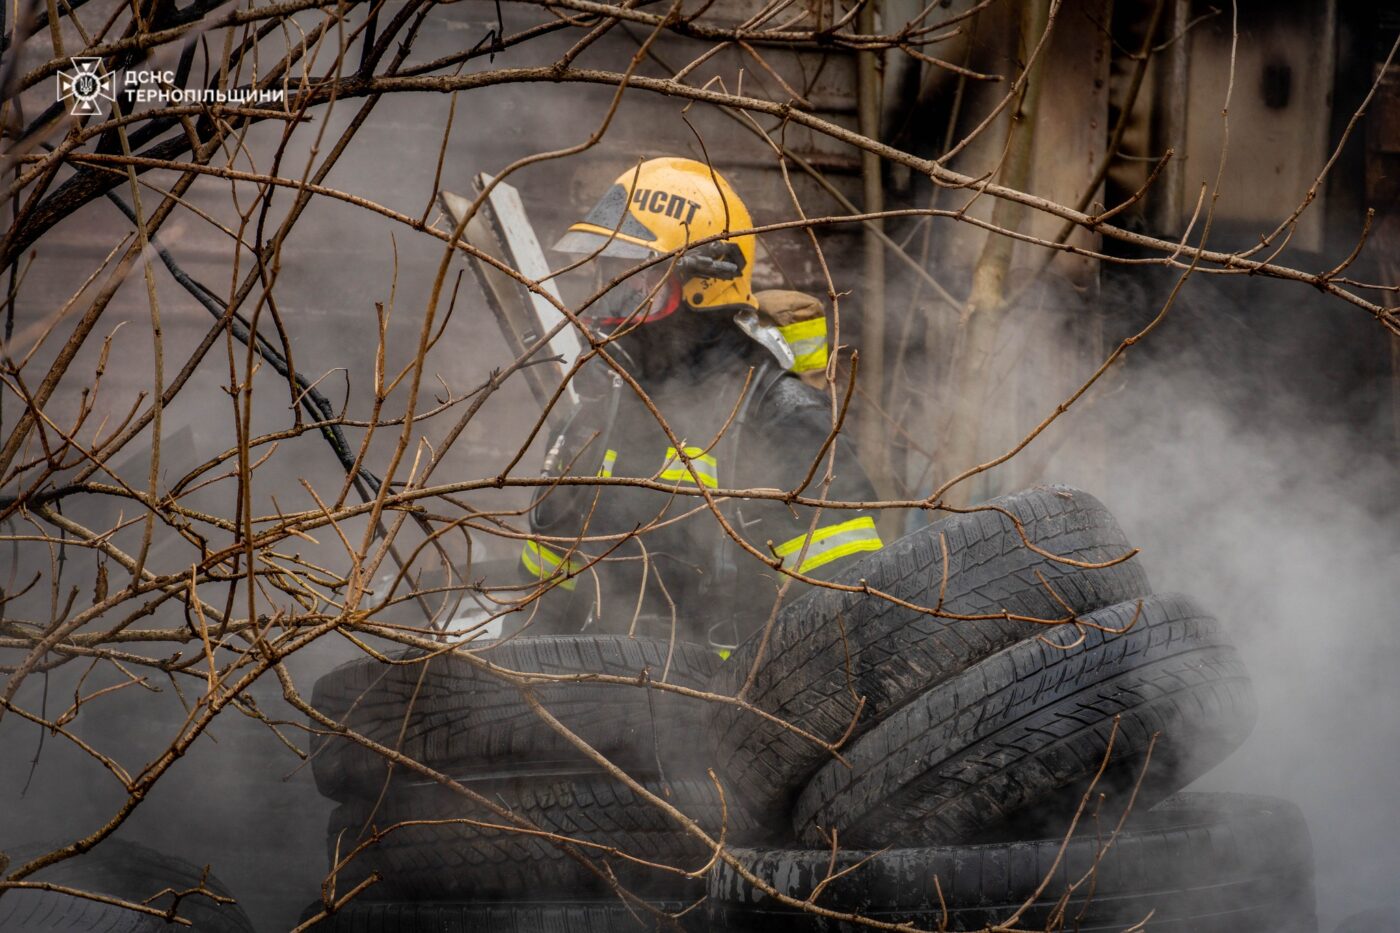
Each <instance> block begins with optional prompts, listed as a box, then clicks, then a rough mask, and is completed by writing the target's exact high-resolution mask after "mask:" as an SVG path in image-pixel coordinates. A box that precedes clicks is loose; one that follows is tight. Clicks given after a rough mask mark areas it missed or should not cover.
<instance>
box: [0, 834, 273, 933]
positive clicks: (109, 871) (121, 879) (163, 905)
mask: <svg viewBox="0 0 1400 933" xmlns="http://www.w3.org/2000/svg"><path fill="white" fill-rule="evenodd" d="M58 845H59V844H49V845H31V846H23V847H20V848H18V849H16V850H14V851H13V852H12V853H10V855H11V859H10V869H11V870H13V869H15V868H18V867H19V866H20V865H22V864H24V863H25V862H26V861H28V860H29V859H32V858H34V857H36V856H38V855H41V854H43V853H45V852H49V851H52V850H53V849H55V848H57V847H58ZM26 880H29V881H47V882H49V883H51V884H57V885H63V886H65V887H69V888H75V889H77V890H80V891H88V892H91V893H95V894H106V895H109V896H111V897H118V898H121V899H122V900H126V901H131V902H133V903H138V904H145V905H146V906H149V907H155V908H158V909H162V910H164V909H167V908H168V907H169V906H170V905H171V903H172V899H173V896H174V895H173V893H172V892H175V891H192V890H195V889H197V888H198V887H199V886H200V883H201V881H203V884H204V887H205V888H206V889H208V890H210V891H212V892H214V893H215V894H217V895H219V896H221V897H230V895H229V892H228V889H227V888H226V887H224V885H223V884H222V883H220V881H219V879H218V878H215V877H214V876H213V875H212V874H210V875H206V873H205V871H204V869H202V868H198V867H196V866H194V865H192V864H190V863H189V862H186V861H184V860H182V859H177V858H173V857H171V856H168V855H164V854H162V853H160V852H157V851H156V850H154V849H151V848H148V847H146V846H143V845H139V844H137V843H134V842H125V841H123V840H119V839H107V840H104V841H103V842H102V843H100V844H99V845H98V846H97V847H96V848H95V849H92V850H90V851H88V852H85V853H83V854H82V855H78V856H74V857H73V858H70V859H65V860H64V861H62V862H57V863H55V864H53V865H50V866H48V867H46V868H42V869H40V870H39V871H37V872H35V873H34V874H33V875H31V876H29V877H28V878H27V879H26ZM157 895H159V896H157ZM178 915H179V916H180V917H182V918H184V919H186V920H189V921H190V922H191V923H192V924H193V926H192V927H189V926H183V925H179V924H174V923H166V922H165V921H164V920H162V919H161V918H159V917H153V916H151V915H150V914H143V913H139V912H137V911H133V910H128V909H126V908H124V907H119V906H116V905H113V904H104V903H101V902H99V901H94V900H90V899H88V898H83V897H76V896H74V895H71V894H64V893H62V892H59V891H44V890H32V889H23V888H20V889H14V890H9V891H6V892H5V896H4V897H2V898H0V930H4V931H5V933H58V931H73V930H83V931H89V933H147V931H159V933H170V931H174V930H188V929H195V930H199V931H201V933H253V924H252V922H251V921H250V920H249V919H248V915H247V914H245V913H244V912H243V910H242V908H240V907H239V906H238V905H237V904H236V903H227V904H221V903H219V902H217V901H215V900H213V899H212V898H210V897H207V896H205V895H202V894H191V895H189V896H188V897H184V898H182V899H181V900H180V904H179V908H178Z"/></svg>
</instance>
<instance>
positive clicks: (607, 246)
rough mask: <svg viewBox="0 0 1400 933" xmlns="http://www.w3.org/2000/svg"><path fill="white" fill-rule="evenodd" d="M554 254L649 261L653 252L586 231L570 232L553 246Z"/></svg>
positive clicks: (620, 240) (643, 247) (614, 238)
mask: <svg viewBox="0 0 1400 933" xmlns="http://www.w3.org/2000/svg"><path fill="white" fill-rule="evenodd" d="M554 249H555V251H556V252H560V253H569V254H571V255H574V256H591V255H598V256H611V257H613V258H615V259H649V258H650V257H651V256H652V255H653V251H652V250H650V249H648V248H647V247H645V246H638V245H637V244H636V243H628V242H627V241H626V240H622V239H618V238H617V237H616V236H605V235H604V234H601V233H593V232H591V231H588V230H570V231H569V232H567V233H565V234H564V235H563V236H561V237H560V238H559V242H557V243H555V244H554Z"/></svg>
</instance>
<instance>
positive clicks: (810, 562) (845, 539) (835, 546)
mask: <svg viewBox="0 0 1400 933" xmlns="http://www.w3.org/2000/svg"><path fill="white" fill-rule="evenodd" d="M811 537H812V543H811V544H809V545H807V553H806V554H805V555H803V558H802V563H801V565H799V566H797V567H795V568H794V567H793V564H795V563H796V562H797V555H798V554H800V553H801V552H802V545H803V543H804V542H805V541H806V540H807V535H798V536H797V537H796V538H793V539H792V540H791V541H784V542H783V543H782V544H780V545H778V546H777V547H776V548H774V549H773V553H775V554H777V555H778V556H779V557H781V558H782V559H783V566H784V567H785V568H787V569H788V570H794V569H795V570H796V571H797V572H798V573H810V572H811V571H813V570H816V569H817V568H818V567H821V566H824V565H826V564H829V563H831V562H832V561H834V560H840V559H841V558H843V557H846V556H849V555H851V554H858V553H860V552H861V551H878V550H880V548H882V547H884V546H885V543H884V542H883V541H881V540H880V533H879V532H878V531H876V530H875V519H873V518H871V517H870V516H869V515H862V516H861V517H860V518H853V519H851V520H850V521H848V522H842V523H841V524H839V525H827V526H825V527H823V528H818V529H817V530H816V531H814V532H812V535H811Z"/></svg>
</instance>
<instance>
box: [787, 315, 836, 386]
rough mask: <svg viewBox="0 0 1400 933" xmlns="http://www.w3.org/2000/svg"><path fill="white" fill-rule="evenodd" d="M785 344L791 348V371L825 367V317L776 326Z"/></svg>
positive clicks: (799, 371) (801, 371) (805, 370)
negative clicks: (792, 360)
mask: <svg viewBox="0 0 1400 933" xmlns="http://www.w3.org/2000/svg"><path fill="white" fill-rule="evenodd" d="M778 333H780V334H782V335H783V339H784V340H786V341H787V345H788V346H789V347H791V348H792V355H793V358H794V362H793V364H792V371H793V372H795V373H799V374H800V373H809V372H812V371H813V370H817V369H826V360H827V354H826V318H825V317H814V318H812V319H810V320H806V321H798V322H796V323H794V324H787V325H784V326H783V327H779V328H778Z"/></svg>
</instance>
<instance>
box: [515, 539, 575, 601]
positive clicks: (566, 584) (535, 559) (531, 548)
mask: <svg viewBox="0 0 1400 933" xmlns="http://www.w3.org/2000/svg"><path fill="white" fill-rule="evenodd" d="M520 562H521V563H522V564H524V565H525V569H526V570H528V571H530V573H531V575H533V576H534V577H535V578H536V579H539V580H547V579H549V578H550V577H552V576H554V575H555V574H556V573H558V572H559V568H560V566H561V565H563V564H565V560H564V558H563V556H562V555H560V554H556V553H554V552H553V551H551V550H550V549H549V548H547V547H545V546H544V545H543V544H540V543H539V542H538V541H526V542H525V547H524V548H523V549H522V550H521V551H520ZM567 564H568V566H567V567H565V572H566V573H577V572H578V571H580V570H582V569H583V566H584V565H583V564H582V563H580V562H579V561H575V560H569V561H568V562H567ZM577 582H578V581H577V580H573V579H570V578H565V579H563V580H561V581H559V585H560V586H562V587H563V588H564V589H566V590H571V589H573V588H574V584H575V583H577Z"/></svg>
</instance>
